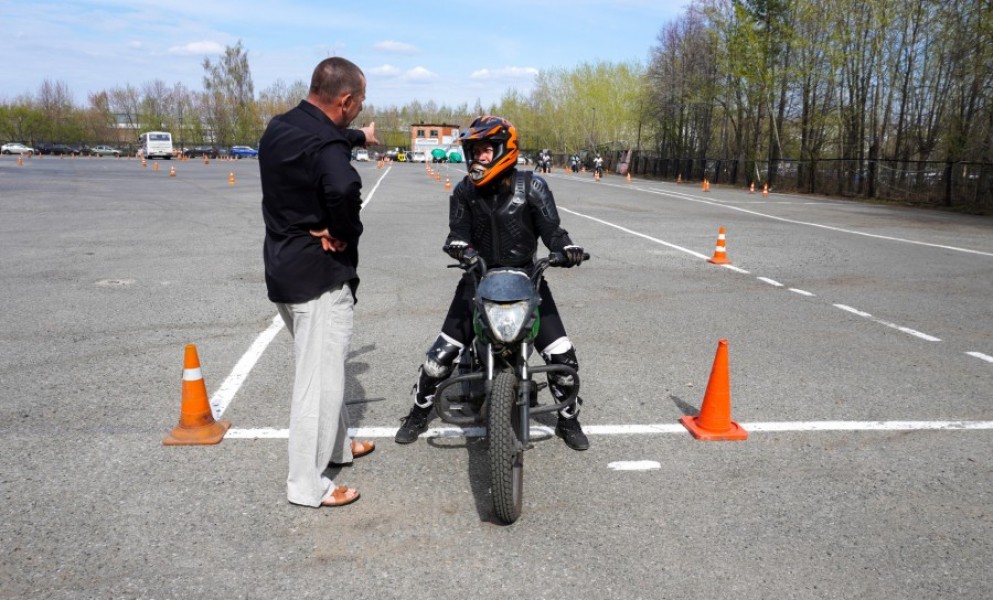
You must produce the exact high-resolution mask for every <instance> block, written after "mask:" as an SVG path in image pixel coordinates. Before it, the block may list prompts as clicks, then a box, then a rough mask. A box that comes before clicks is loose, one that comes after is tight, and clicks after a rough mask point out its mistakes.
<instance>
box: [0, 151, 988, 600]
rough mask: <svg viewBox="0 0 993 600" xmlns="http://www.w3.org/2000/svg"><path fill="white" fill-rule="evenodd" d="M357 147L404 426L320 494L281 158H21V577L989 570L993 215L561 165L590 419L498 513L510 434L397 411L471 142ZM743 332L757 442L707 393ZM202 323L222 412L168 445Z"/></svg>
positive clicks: (362, 347)
mask: <svg viewBox="0 0 993 600" xmlns="http://www.w3.org/2000/svg"><path fill="white" fill-rule="evenodd" d="M154 164H159V167H160V168H159V169H158V170H155V169H154ZM354 165H355V167H356V169H358V170H359V172H360V173H361V174H362V176H363V180H364V195H365V201H366V205H365V208H364V209H363V221H364V222H365V226H366V233H365V234H364V236H363V238H362V241H361V246H360V257H361V258H360V264H359V271H360V276H361V277H362V283H361V286H360V288H359V291H358V300H359V301H358V304H357V306H356V323H355V335H354V337H353V340H352V348H351V354H350V359H349V362H348V366H347V377H348V382H347V397H348V399H349V403H350V411H351V416H352V418H353V424H354V425H355V428H356V430H355V433H356V434H357V435H359V436H360V437H362V438H371V439H375V440H376V441H377V444H378V447H377V449H376V451H375V452H374V453H373V454H371V455H369V456H368V457H363V458H361V459H359V460H357V461H356V462H355V465H354V466H352V467H348V468H343V469H340V470H339V471H337V472H334V473H333V474H334V476H335V478H336V480H337V481H339V482H341V483H345V484H348V485H351V486H354V487H357V488H358V489H359V490H360V491H361V492H362V499H361V500H360V501H359V502H358V503H356V504H354V505H351V506H349V507H345V508H337V509H305V508H301V507H296V506H291V505H289V504H288V503H287V502H286V499H285V485H284V481H285V475H286V472H285V471H286V440H285V428H286V426H287V424H288V420H289V395H290V391H291V386H292V345H291V340H290V337H289V335H288V334H287V333H286V331H285V330H281V329H280V327H279V324H278V323H277V322H274V317H275V315H276V311H275V309H274V307H273V305H272V304H271V303H269V302H268V300H267V299H266V296H265V284H264V280H263V275H262V260H261V244H262V237H263V233H264V232H263V226H262V220H261V214H260V190H259V176H258V163H257V161H254V160H241V161H217V160H212V161H210V163H209V164H204V162H203V161H202V160H199V161H182V162H180V161H161V162H155V163H153V164H148V166H146V167H142V166H141V163H140V162H139V161H137V160H134V159H131V160H128V159H127V158H117V159H115V158H111V157H103V158H99V159H97V158H93V159H89V158H87V159H82V158H77V159H71V158H61V159H60V158H57V157H44V158H43V159H39V158H38V157H31V158H25V159H24V160H23V164H22V165H18V164H17V157H16V156H3V157H0V234H2V238H0V239H2V245H3V261H2V263H0V281H2V286H0V290H2V291H0V298H2V303H3V306H4V307H5V310H4V311H3V320H2V323H3V334H2V336H0V344H2V352H0V384H2V385H3V389H4V390H5V391H4V394H3V398H4V400H3V402H2V404H0V429H2V436H0V455H2V456H3V459H4V460H3V462H4V467H3V472H2V477H0V490H2V497H3V499H4V503H3V504H4V508H3V509H2V511H3V515H2V518H0V547H2V548H3V552H2V553H0V581H3V582H4V583H3V584H0V597H2V598H103V597H108V598H189V597H197V596H198V597H207V598H232V597H234V598H284V597H296V598H326V597H332V596H333V597H350V598H392V597H400V596H403V597H410V598H435V597H437V596H438V595H440V594H458V595H464V596H466V597H480V598H507V597H513V596H516V597H521V598H724V597H735V598H742V599H753V598H754V599H764V598H770V597H777V596H785V597H790V598H851V597H856V596H857V597H862V598H881V599H882V598H886V599H889V598H929V599H930V598H986V597H988V596H989V590H990V587H991V577H990V575H989V564H990V563H991V562H993V511H991V510H990V507H991V506H993V489H991V482H993V408H991V405H990V390H991V389H993V303H991V302H990V301H989V298H990V297H991V295H993V235H991V233H993V219H990V218H983V217H971V216H964V215H957V214H945V213H939V212H922V211H917V210H910V209H906V208H901V207H884V206H874V205H865V204H857V203H849V202H841V201H835V200H831V199H825V198H811V197H804V196H787V195H779V194H771V195H770V196H768V197H764V196H762V195H761V194H749V193H748V191H747V190H736V189H725V188H716V187H715V188H712V189H711V191H709V192H704V191H702V190H701V189H700V187H699V185H695V184H683V185H676V184H674V183H665V182H657V181H644V180H638V179H635V180H634V181H631V182H628V181H626V180H625V179H624V178H622V177H619V176H616V175H609V174H608V176H606V177H605V178H604V179H603V181H600V182H594V181H593V179H592V176H591V175H589V174H567V173H565V172H564V171H563V170H561V169H557V170H555V171H553V172H552V173H550V174H549V175H547V179H548V181H549V184H550V186H551V189H552V190H553V192H554V193H555V197H556V201H557V203H558V206H559V209H560V216H561V218H562V221H563V225H564V227H565V228H566V229H567V230H568V231H569V232H570V234H571V235H572V237H573V239H574V240H575V241H576V242H577V243H578V244H581V245H583V246H584V247H585V248H586V249H587V250H588V251H589V252H590V253H591V255H592V259H591V260H590V261H589V262H588V263H586V264H584V265H582V266H581V267H579V268H576V269H568V270H566V269H555V270H550V271H549V272H547V273H546V278H547V279H548V281H549V283H550V285H551V286H552V288H553V290H554V291H555V295H556V301H557V304H558V306H559V309H560V311H561V312H562V313H563V315H564V319H565V324H566V326H567V327H568V329H569V334H570V337H571V338H572V339H573V341H574V342H575V344H576V346H577V350H578V354H579V358H580V360H581V374H582V377H583V393H582V395H583V397H584V399H585V400H586V404H585V407H584V411H583V413H582V421H583V423H584V425H585V426H586V427H587V429H588V430H589V432H590V438H591V444H592V448H591V449H590V450H589V451H587V452H582V453H580V452H574V451H571V450H569V449H568V448H566V447H565V446H564V444H562V442H561V440H559V439H557V438H555V437H554V436H553V435H550V434H549V433H548V432H547V429H542V428H541V427H538V429H537V430H536V432H535V433H536V438H535V440H534V441H535V447H534V449H532V450H530V451H528V452H527V453H526V459H525V500H524V513H523V516H522V518H521V520H520V521H518V522H517V523H516V524H514V525H512V526H501V525H499V524H497V523H496V521H495V519H494V517H493V514H492V508H491V504H490V498H489V489H488V480H487V471H486V463H485V461H486V452H485V442H484V441H483V440H481V439H479V438H478V437H475V436H474V435H472V432H468V433H469V434H468V435H467V434H466V432H462V431H458V430H454V429H450V428H443V427H442V425H441V424H440V423H438V422H437V421H435V422H433V423H432V426H433V427H434V432H433V434H434V436H433V437H429V438H428V439H423V438H422V439H421V440H419V441H418V442H417V443H415V444H412V445H410V446H399V445H396V444H394V443H393V441H392V436H393V432H395V430H396V427H397V426H398V425H399V419H400V417H402V416H404V415H405V414H406V412H407V410H408V408H409V405H410V402H411V396H410V389H411V386H412V384H413V383H414V377H415V375H416V370H417V367H418V365H419V364H420V362H421V360H422V357H423V352H424V350H425V349H426V348H427V346H428V344H429V343H430V342H431V341H432V340H433V339H434V337H435V336H436V334H437V332H438V330H439V328H440V326H441V320H442V318H443V316H444V314H445V311H446V309H447V305H448V302H449V299H450V295H451V292H452V289H453V288H454V286H455V283H456V281H457V278H458V275H457V271H456V270H454V269H447V268H446V266H447V265H448V264H449V263H450V262H451V261H450V260H449V259H448V258H447V256H445V255H444V254H443V253H442V252H441V250H440V247H441V244H442V243H443V241H444V238H445V235H446V233H447V215H448V203H447V198H448V192H446V191H445V189H444V182H445V180H446V177H448V178H450V179H451V182H452V184H453V185H454V184H455V182H456V181H457V180H458V179H459V178H461V176H462V174H464V172H465V171H464V168H465V165H463V164H440V165H430V164H428V165H424V164H416V163H414V164H411V163H405V164H396V163H394V164H393V165H391V166H389V167H387V168H377V163H376V161H368V162H366V161H358V162H355V163H354ZM427 166H431V167H433V168H436V169H440V173H441V176H440V181H438V180H437V179H436V178H434V177H429V176H428V175H427V173H426V167H427ZM170 167H174V170H175V173H174V175H171V174H170ZM720 227H724V228H725V229H726V231H727V255H728V258H729V259H730V261H731V264H730V265H729V266H718V265H714V264H710V263H709V262H707V260H706V259H707V258H710V257H711V255H712V253H713V252H714V249H715V241H716V239H717V233H718V229H719V228H720ZM267 332H268V333H267ZM721 339H727V340H728V348H729V361H730V386H731V388H730V389H731V403H732V404H731V405H732V409H733V417H734V419H735V420H736V421H737V422H739V423H740V424H741V425H742V426H743V427H744V428H745V429H746V430H748V431H749V438H748V440H747V441H741V442H700V441H696V440H694V439H693V438H692V437H691V436H690V435H689V434H688V433H687V432H686V431H685V429H684V428H683V427H682V426H681V425H679V418H680V417H682V416H684V415H693V414H696V412H697V411H698V410H699V407H700V403H701V400H702V398H703V395H704V391H705V389H706V386H707V383H708V378H709V375H710V372H711V368H712V365H713V361H714V357H715V350H716V348H717V344H718V341H719V340H721ZM188 343H194V344H196V345H197V348H198V352H199V356H200V360H201V363H202V370H203V373H204V379H205V382H206V385H207V389H208V392H209V393H210V394H211V395H212V402H213V403H214V404H215V406H219V407H220V414H218V415H217V416H218V417H219V418H220V417H223V418H224V419H228V420H230V421H231V423H232V431H231V432H230V433H229V435H228V437H226V439H224V441H222V442H221V443H220V444H218V445H216V446H197V447H181V448H177V447H164V446H163V445H162V439H163V437H164V436H165V434H166V433H168V431H169V430H170V429H171V428H172V427H173V426H175V424H176V421H177V419H178V416H179V408H180V385H181V377H182V366H183V365H182V359H183V348H184V346H185V345H186V344H188ZM553 422H554V420H552V421H548V422H544V423H541V422H539V423H537V425H539V426H540V425H546V426H547V425H548V424H550V423H553Z"/></svg>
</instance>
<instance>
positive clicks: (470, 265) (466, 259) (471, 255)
mask: <svg viewBox="0 0 993 600" xmlns="http://www.w3.org/2000/svg"><path fill="white" fill-rule="evenodd" d="M441 249H442V250H443V251H444V252H445V253H446V254H447V253H448V249H449V246H448V244H445V245H444V246H442V247H441ZM589 259H590V253H589V252H583V260H584V261H587V260H589ZM567 262H568V261H567V259H566V257H565V254H562V253H561V252H551V253H549V254H548V256H547V257H543V258H539V259H538V260H537V261H535V263H534V277H537V276H539V275H541V273H543V272H544V271H545V269H546V268H548V267H565V266H566V263H567ZM448 268H449V269H462V270H464V271H466V272H469V271H473V270H476V269H478V270H479V276H480V277H482V276H483V275H486V271H487V269H488V267H487V264H486V261H485V260H484V259H483V257H482V256H480V255H479V253H478V252H476V250H475V248H473V247H472V246H469V247H467V248H466V249H465V252H464V253H463V255H462V260H461V261H460V262H459V263H458V264H455V265H448Z"/></svg>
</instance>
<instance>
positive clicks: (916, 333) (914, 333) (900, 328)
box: [834, 304, 941, 342]
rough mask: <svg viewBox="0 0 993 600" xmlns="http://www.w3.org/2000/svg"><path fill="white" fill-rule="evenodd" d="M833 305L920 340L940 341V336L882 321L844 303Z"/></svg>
mask: <svg viewBox="0 0 993 600" xmlns="http://www.w3.org/2000/svg"><path fill="white" fill-rule="evenodd" d="M834 306H835V308H840V309H841V310H844V311H847V312H850V313H852V314H853V315H858V316H860V317H865V318H866V319H869V320H870V321H873V322H874V323H879V324H880V325H885V326H887V327H891V328H893V329H896V330H897V331H902V332H904V333H907V334H910V335H912V336H914V337H918V338H921V339H922V340H925V341H928V342H940V341H941V338H936V337H934V336H933V335H928V334H926V333H921V332H920V331H917V330H916V329H911V328H909V327H903V326H901V325H897V324H896V323H890V322H889V321H884V320H882V319H877V318H876V317H874V316H872V315H870V314H869V313H867V312H863V311H861V310H857V309H854V308H852V307H851V306H846V305H844V304H835V305H834Z"/></svg>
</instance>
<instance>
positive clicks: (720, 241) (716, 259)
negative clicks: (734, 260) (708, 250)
mask: <svg viewBox="0 0 993 600" xmlns="http://www.w3.org/2000/svg"><path fill="white" fill-rule="evenodd" d="M724 241H725V240H724V228H723V227H721V228H720V229H719V230H718V232H717V247H716V248H714V256H713V257H712V258H709V259H707V262H709V263H713V264H715V265H729V264H731V261H729V260H728V255H727V251H726V250H725V248H724Z"/></svg>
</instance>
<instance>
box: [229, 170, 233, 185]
mask: <svg viewBox="0 0 993 600" xmlns="http://www.w3.org/2000/svg"><path fill="white" fill-rule="evenodd" d="M228 185H234V171H229V172H228Z"/></svg>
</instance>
